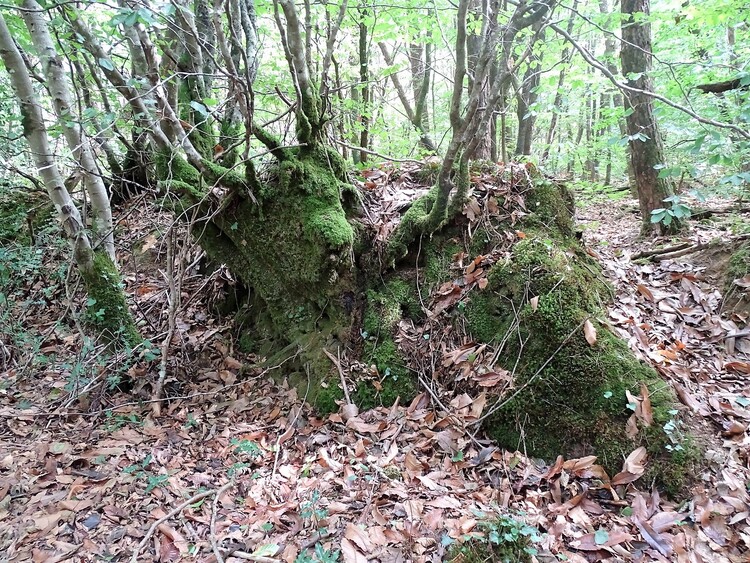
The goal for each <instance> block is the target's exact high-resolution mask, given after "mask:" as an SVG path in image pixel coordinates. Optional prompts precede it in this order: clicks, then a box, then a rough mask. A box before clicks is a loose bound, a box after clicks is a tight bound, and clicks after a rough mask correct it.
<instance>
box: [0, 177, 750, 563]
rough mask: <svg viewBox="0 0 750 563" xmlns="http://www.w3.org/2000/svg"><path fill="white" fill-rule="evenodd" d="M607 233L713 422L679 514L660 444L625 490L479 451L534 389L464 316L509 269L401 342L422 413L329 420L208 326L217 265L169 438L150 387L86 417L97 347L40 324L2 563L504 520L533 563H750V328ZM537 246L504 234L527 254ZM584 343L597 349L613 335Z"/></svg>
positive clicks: (136, 231) (402, 543)
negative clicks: (664, 485)
mask: <svg viewBox="0 0 750 563" xmlns="http://www.w3.org/2000/svg"><path fill="white" fill-rule="evenodd" d="M522 168H523V167H518V169H517V170H511V175H510V177H511V178H512V177H513V174H516V173H519V174H520V173H522V172H523V170H522ZM416 172H417V170H416V169H415V170H409V169H408V168H406V170H405V169H404V168H402V169H401V170H399V171H396V170H394V169H391V168H388V167H383V168H382V169H375V170H374V171H372V172H371V173H368V174H367V175H366V183H365V185H364V186H363V188H364V190H365V192H366V194H367V197H368V198H371V201H369V203H368V205H367V206H366V209H367V211H366V214H367V216H368V217H369V220H370V227H371V228H372V229H373V230H374V232H375V233H377V236H378V237H379V240H381V241H384V240H385V239H386V238H387V236H388V234H389V233H390V232H392V230H393V229H394V228H395V226H396V225H397V222H398V219H399V216H400V211H401V210H403V209H404V207H406V206H408V205H409V204H410V202H411V201H413V199H414V198H415V197H416V196H418V195H420V194H421V193H424V191H426V189H427V186H426V185H424V184H425V183H424V182H420V181H418V179H415V178H416ZM500 190H502V191H503V192H504V195H505V196H507V197H505V198H503V197H499V191H500ZM509 198H512V199H513V200H514V201H515V205H514V207H513V211H510V213H511V214H512V213H522V212H523V196H522V194H519V193H516V192H514V191H513V190H512V182H510V184H508V185H503V184H500V185H498V184H497V182H495V181H494V178H492V177H490V176H489V175H483V176H481V177H479V178H474V191H473V197H472V199H471V200H470V202H469V204H468V205H467V207H466V209H465V211H464V214H465V216H466V218H467V220H468V221H469V222H470V223H475V222H477V221H481V220H482V218H483V216H485V215H486V214H495V215H498V214H502V213H505V212H506V211H505V210H504V208H503V205H502V204H501V203H500V201H503V199H505V200H506V201H507V200H508V199H509ZM134 205H135V204H134ZM139 205H140V207H139V208H138V210H137V213H134V214H132V216H131V218H130V219H129V220H128V221H129V225H128V227H129V230H130V232H131V235H130V236H131V237H132V245H131V247H132V248H138V247H139V248H140V252H141V254H144V253H145V254H148V255H150V256H151V258H153V260H152V261H151V262H150V263H147V264H146V265H145V266H144V267H142V268H140V269H138V270H133V269H128V270H127V272H126V283H127V287H128V291H129V292H130V294H131V296H133V298H134V300H135V301H136V302H137V303H138V309H139V310H140V311H141V314H142V315H143V316H144V317H145V318H146V319H148V322H149V324H150V325H151V326H152V328H153V331H154V332H155V333H158V332H159V329H160V327H163V326H164V324H165V322H166V319H165V318H164V314H165V313H164V310H163V302H164V296H165V292H166V291H167V289H166V284H165V281H164V279H163V276H161V275H160V273H159V271H158V258H159V256H158V255H159V253H160V252H162V250H161V249H160V245H161V244H162V243H163V241H161V240H160V239H159V238H158V237H155V236H154V235H153V233H152V228H153V225H155V224H166V222H168V221H169V218H168V217H167V216H162V215H160V214H158V213H156V212H155V211H153V210H152V209H150V207H148V206H147V205H144V204H143V203H140V204H139ZM132 211H133V210H131V213H132ZM589 211H590V210H589ZM606 216H607V218H608V221H606V222H605V221H602V223H601V225H600V227H599V228H598V229H597V230H596V231H588V232H587V233H586V240H587V242H588V244H589V246H590V247H591V246H594V245H596V243H597V242H600V241H604V240H606V241H608V242H609V245H608V246H606V247H603V246H601V245H600V246H596V254H598V256H599V258H600V260H601V262H602V264H603V266H604V267H605V271H606V272H607V275H608V277H609V278H610V280H611V281H612V283H613V285H614V286H615V288H616V292H617V294H616V300H615V305H614V306H612V307H611V309H610V311H609V316H610V324H611V325H612V327H613V330H615V331H616V332H617V333H619V334H620V335H621V336H623V337H624V338H626V339H627V340H628V342H629V343H630V345H631V348H632V349H633V350H634V351H635V352H636V353H637V354H638V355H639V356H640V357H641V358H642V359H643V360H644V361H646V362H649V363H651V364H652V365H654V366H655V367H656V368H657V369H658V370H659V371H660V373H662V375H664V377H665V379H666V380H667V381H669V382H670V384H671V385H673V386H674V387H675V389H676V390H677V393H678V395H679V396H680V398H681V400H682V402H683V403H685V405H686V408H688V409H690V410H691V411H692V412H693V413H694V415H695V416H696V417H697V418H700V419H704V420H705V421H706V427H705V428H706V435H707V439H708V442H709V444H710V445H711V447H709V449H708V450H707V459H706V464H705V465H706V469H705V472H704V474H702V475H700V476H699V478H698V479H697V480H696V481H697V482H696V484H695V485H694V487H693V488H692V489H691V490H690V491H689V493H687V494H686V496H684V498H681V499H675V500H674V501H670V500H667V499H664V498H662V497H661V496H660V494H659V493H658V491H657V490H655V489H653V488H651V487H650V484H649V483H642V482H641V481H638V478H639V477H640V476H641V475H643V473H644V471H645V469H646V467H647V465H648V463H649V460H648V459H647V457H646V455H645V450H644V449H643V448H639V449H637V450H635V451H633V452H632V453H631V454H630V455H629V456H627V458H626V459H625V460H623V466H622V468H621V471H620V472H619V473H617V474H616V475H614V476H609V475H607V474H606V473H605V471H604V469H603V468H602V467H601V466H599V465H598V464H597V463H596V458H595V457H593V456H588V457H584V458H577V459H563V458H562V457H559V458H558V459H557V460H555V461H554V462H552V463H551V464H545V463H544V462H542V461H540V460H535V459H531V458H529V457H527V456H525V455H523V453H521V452H510V451H502V450H500V449H498V448H496V447H494V446H493V444H492V443H491V442H489V441H486V440H484V439H483V438H482V437H481V435H478V434H477V433H476V428H477V422H478V421H479V420H480V419H481V417H482V416H483V415H486V414H487V412H488V411H489V410H491V408H493V407H492V405H495V404H497V403H496V402H495V401H496V400H500V398H502V397H503V396H504V394H505V393H507V392H508V391H509V390H511V389H512V388H513V375H512V373H509V372H508V371H506V370H502V369H499V368H497V367H496V366H495V365H494V361H493V359H494V355H495V350H494V349H493V348H492V347H491V346H487V345H478V344H476V343H473V342H471V341H470V340H469V339H467V338H466V335H465V334H461V333H460V331H458V330H453V329H452V328H451V326H450V323H447V322H445V318H446V316H447V315H446V314H445V313H446V312H447V311H449V310H450V308H451V307H455V306H457V305H458V304H459V303H460V301H461V299H463V298H465V296H466V295H467V294H468V293H469V292H472V291H481V290H482V289H483V284H486V281H485V282H482V280H483V279H484V280H486V278H485V277H484V273H485V272H486V271H487V270H488V268H489V266H491V265H492V263H494V262H495V261H497V260H499V259H502V257H503V253H504V252H507V249H502V248H500V249H497V250H496V251H495V253H494V254H493V255H490V256H476V257H472V256H460V255H459V256H455V257H454V269H455V272H456V276H455V279H454V281H452V282H450V283H449V284H446V285H444V286H441V287H438V288H435V290H434V291H433V292H432V293H431V294H430V295H425V296H424V298H425V306H426V307H427V309H428V311H429V313H430V314H429V315H428V317H427V320H426V322H425V324H424V325H422V326H415V325H414V324H413V323H407V322H402V323H401V325H400V326H399V333H398V336H397V341H398V343H399V346H400V348H401V350H402V351H403V352H404V353H405V354H407V356H408V357H410V359H411V360H412V361H413V363H414V365H417V366H419V365H421V366H422V368H423V369H422V370H421V373H420V377H421V378H422V381H421V382H422V384H423V386H424V392H422V393H420V394H419V395H418V396H417V397H416V398H414V400H413V401H411V402H410V403H409V404H399V403H398V402H397V403H396V404H394V405H390V406H388V407H381V408H376V409H373V410H370V411H367V412H362V413H357V412H356V411H346V410H345V409H344V410H342V413H341V414H332V415H330V416H328V417H325V418H319V417H317V416H315V414H314V413H313V412H311V411H310V409H309V408H308V407H307V406H306V405H305V404H304V397H300V396H299V395H298V393H297V391H296V390H295V389H294V388H290V387H289V386H288V385H287V384H286V383H285V382H283V381H281V382H279V380H278V378H274V377H273V376H274V375H276V373H275V372H276V371H277V370H278V369H279V366H276V367H271V368H265V369H261V368H254V367H249V366H252V365H254V364H256V363H257V360H258V358H254V357H251V356H246V355H244V354H241V353H239V352H238V351H237V350H236V349H235V348H234V344H233V340H232V337H231V330H230V327H229V325H228V324H227V323H226V322H224V321H223V320H220V319H218V318H214V317H213V316H212V315H211V314H210V313H209V312H208V311H209V310H210V308H209V304H210V301H211V300H212V299H214V298H215V296H216V294H217V291H219V290H220V289H221V288H226V287H227V286H231V284H232V283H233V282H232V278H231V274H229V273H228V272H226V271H223V270H218V271H217V272H215V273H214V274H212V275H211V277H209V278H205V277H203V276H201V275H200V274H199V273H198V271H197V269H196V270H195V271H190V270H188V272H187V279H186V281H185V285H184V286H183V291H184V292H185V293H186V295H190V296H191V297H190V298H189V299H184V300H183V307H182V308H181V310H180V312H179V318H178V323H177V326H178V327H179V338H178V339H177V340H176V341H175V342H173V346H174V354H173V355H172V356H171V359H170V362H171V363H170V366H169V371H170V373H171V374H174V375H173V376H172V377H171V379H170V380H168V382H167V383H168V400H167V401H166V403H165V405H166V408H165V410H164V411H162V416H161V417H159V418H158V419H154V418H153V415H152V411H151V409H150V408H149V405H148V396H149V394H148V392H147V391H146V390H145V389H144V388H142V387H139V385H136V387H135V388H134V389H131V390H122V391H116V392H110V393H109V394H99V395H95V396H94V397H90V398H88V399H87V402H86V401H83V400H79V401H78V402H76V403H73V402H70V401H66V400H65V398H66V397H67V396H69V395H71V394H72V392H71V390H69V389H64V386H65V380H66V377H67V378H69V376H70V373H69V370H70V368H69V367H68V368H66V367H65V364H66V361H67V362H68V363H70V361H71V358H75V356H76V350H77V349H78V348H80V345H81V343H80V340H79V339H78V338H75V337H70V336H68V335H67V333H66V334H64V333H65V331H61V330H58V329H55V328H54V327H55V320H54V319H55V317H54V314H59V315H62V310H60V309H57V310H56V309H54V307H53V308H51V309H48V310H46V311H45V312H44V313H42V312H41V311H36V314H35V315H30V316H29V318H30V320H29V322H30V323H31V325H33V328H35V329H38V330H39V331H40V333H43V334H46V335H47V338H46V340H45V343H44V344H43V346H42V348H41V349H42V350H45V351H46V352H45V353H47V354H53V353H54V354H55V356H56V357H55V361H54V362H51V363H50V364H49V365H46V366H42V367H41V368H40V369H39V370H38V371H37V372H35V375H34V377H33V378H30V377H29V376H28V373H27V371H25V370H24V369H23V365H21V364H20V363H16V365H15V366H12V367H11V369H9V370H7V371H6V372H4V373H3V374H2V378H3V386H2V387H1V388H0V554H2V555H0V559H2V560H3V561H9V562H16V561H34V562H39V563H41V562H53V561H98V560H110V561H130V560H136V561H181V560H196V561H204V562H212V561H221V560H223V561H227V562H229V561H243V560H254V561H295V560H297V558H298V557H301V554H302V555H304V554H307V556H308V557H317V558H318V559H319V560H322V559H323V558H325V557H326V556H330V554H332V553H334V552H338V555H339V556H340V559H341V560H343V561H345V562H347V563H348V562H360V561H362V562H364V561H384V562H385V561H388V562H395V561H441V560H443V559H444V558H445V557H446V555H447V552H448V549H449V546H450V545H451V544H453V543H458V544H460V543H461V542H464V541H466V540H467V539H468V538H472V537H474V538H477V537H485V538H486V537H487V534H488V532H487V530H486V529H485V528H483V527H482V525H481V523H482V522H483V521H486V520H487V519H490V518H492V517H493V516H497V515H501V514H502V515H512V516H513V517H514V518H516V519H518V520H519V521H522V522H523V523H524V524H525V525H528V526H531V527H533V528H535V529H536V530H538V531H539V533H540V540H539V542H538V543H535V544H534V548H535V549H536V554H535V555H533V556H532V561H559V560H563V559H564V560H567V561H572V562H574V563H582V562H588V561H612V562H614V561H678V562H691V563H692V562H695V563H701V562H713V561H717V562H719V561H721V562H723V561H729V562H740V561H747V560H748V546H749V545H750V526H749V525H748V517H750V504H749V503H748V494H747V483H748V470H747V467H748V448H747V439H748V437H747V425H748V422H750V410H748V408H747V407H748V406H750V392H748V391H747V385H745V384H744V376H746V374H747V373H748V371H750V367H748V366H749V365H750V364H749V363H748V358H747V353H748V352H750V345H748V344H749V343H748V342H747V339H746V338H745V337H735V338H734V339H733V343H732V345H731V346H728V345H727V342H728V340H729V339H731V338H732V337H731V335H732V334H738V333H741V328H742V327H743V326H744V319H739V318H736V317H732V316H727V315H722V314H721V310H720V306H721V295H720V293H719V290H718V289H717V288H716V287H713V286H712V285H711V284H709V283H707V281H706V280H705V279H704V278H702V276H701V271H698V270H697V269H696V268H695V267H693V266H691V265H690V262H689V261H687V260H686V261H680V260H675V261H669V262H665V263H658V264H640V263H633V262H632V261H630V260H629V255H630V254H632V253H634V252H635V250H636V248H637V243H636V242H635V240H636V239H635V237H634V235H635V233H636V232H637V229H638V223H637V220H636V219H635V218H634V217H632V216H629V215H627V214H623V215H621V216H620V218H619V219H618V217H617V216H616V214H612V213H610V212H609V211H608V212H607V214H606ZM511 219H512V218H511ZM618 221H619V222H618ZM524 236H525V235H524V234H523V233H522V232H520V231H514V232H509V233H507V237H506V238H507V240H508V245H511V244H512V243H513V242H514V241H515V240H519V239H521V238H523V237H524ZM691 236H694V237H701V236H703V237H705V236H708V234H707V233H702V232H698V231H694V232H693V233H691ZM195 252H196V253H197V254H196V255H195V256H192V257H191V258H196V260H195V262H196V263H197V261H198V257H199V253H200V250H199V249H196V250H195ZM217 288H218V289H217ZM29 291H30V292H33V291H35V289H34V287H33V285H31V284H30V285H29ZM534 299H535V298H534V297H532V299H531V303H532V306H533V303H534ZM185 302H187V303H185ZM34 323H36V324H34ZM50 327H52V329H50ZM583 330H584V334H585V337H586V339H587V341H588V342H589V344H590V345H591V346H595V345H596V332H595V330H593V325H591V323H589V325H586V326H584V327H583ZM425 337H427V338H425ZM19 357H20V356H19ZM341 369H342V371H343V372H344V373H345V375H346V376H351V375H352V374H356V375H359V374H360V372H361V371H366V370H367V369H369V368H368V366H363V365H360V364H357V363H356V362H353V361H349V360H348V359H347V358H346V357H343V358H341ZM66 370H67V371H66ZM129 370H130V374H131V375H133V376H136V377H137V378H138V379H137V381H145V380H148V379H149V378H154V377H155V373H154V367H153V365H152V364H149V363H148V362H145V361H143V362H138V363H135V364H134V365H132V366H130V368H129ZM448 373H450V374H451V378H448V377H447V376H446V374H448ZM427 374H431V375H430V376H427ZM433 374H434V375H433ZM469 380H470V381H471V383H472V385H463V384H462V381H469ZM448 381H453V383H451V384H448V383H447V382H448ZM472 389H473V391H470V390H472ZM628 400H629V402H630V403H631V404H632V406H633V415H632V422H631V424H632V425H633V426H634V427H637V425H638V424H649V423H653V419H652V413H651V407H650V401H649V396H648V390H647V389H642V390H641V393H640V394H639V395H638V396H632V395H631V396H630V397H629V398H628ZM649 421H650V422H649ZM300 560H301V559H300ZM307 560H309V559H307Z"/></svg>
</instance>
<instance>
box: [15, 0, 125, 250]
mask: <svg viewBox="0 0 750 563" xmlns="http://www.w3.org/2000/svg"><path fill="white" fill-rule="evenodd" d="M23 5H24V8H25V10H24V11H23V13H22V15H23V19H24V21H25V22H26V27H27V28H28V29H29V33H30V34H31V40H32V43H33V44H34V47H35V48H36V51H37V54H38V55H39V57H40V59H41V61H42V68H43V69H44V74H45V77H46V78H47V83H48V86H49V90H50V95H51V97H52V105H53V108H54V111H55V114H56V115H57V119H58V121H59V122H60V124H61V125H62V130H63V135H64V136H65V140H66V142H67V144H68V148H69V149H70V151H71V152H72V153H73V156H74V158H75V159H76V161H77V162H78V164H79V165H80V167H81V172H82V174H83V183H84V186H85V187H86V192H87V193H88V196H89V200H90V201H91V208H92V210H93V212H94V225H93V228H94V237H95V239H94V244H95V246H96V245H98V244H99V243H101V244H102V246H103V250H104V252H106V253H107V255H108V256H109V258H110V260H112V262H113V263H116V257H115V243H114V234H113V233H114V227H113V225H112V210H111V208H110V204H109V196H108V195H107V189H106V188H105V186H104V181H103V180H102V175H101V174H100V173H99V170H98V168H97V165H96V160H95V158H94V153H93V151H92V148H91V144H90V142H89V139H88V137H87V136H86V135H85V133H84V131H83V129H82V128H81V125H80V121H79V119H78V116H77V115H76V113H75V110H74V108H73V96H72V94H71V88H70V84H69V82H68V77H67V75H66V72H65V69H64V68H63V65H62V61H61V59H60V57H59V56H58V55H57V51H56V50H55V46H54V44H53V42H52V37H51V36H50V33H49V29H48V28H47V22H46V21H45V19H44V15H43V14H44V11H43V10H42V7H41V6H40V5H39V4H38V3H37V2H36V0H24V4H23Z"/></svg>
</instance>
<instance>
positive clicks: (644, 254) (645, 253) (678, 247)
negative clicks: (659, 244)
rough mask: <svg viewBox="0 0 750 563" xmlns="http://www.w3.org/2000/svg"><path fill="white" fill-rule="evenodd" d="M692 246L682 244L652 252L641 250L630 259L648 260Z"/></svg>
mask: <svg viewBox="0 0 750 563" xmlns="http://www.w3.org/2000/svg"><path fill="white" fill-rule="evenodd" d="M690 246H692V245H691V244H690V243H689V242H683V243H680V244H676V245H674V246H667V247H665V248H656V249H654V250H642V251H640V252H636V253H635V254H633V255H632V256H631V257H630V259H631V260H638V259H640V258H650V257H651V256H658V255H659V254H666V253H668V252H675V251H677V250H683V249H685V248H688V247H690Z"/></svg>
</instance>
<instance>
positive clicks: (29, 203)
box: [0, 179, 55, 244]
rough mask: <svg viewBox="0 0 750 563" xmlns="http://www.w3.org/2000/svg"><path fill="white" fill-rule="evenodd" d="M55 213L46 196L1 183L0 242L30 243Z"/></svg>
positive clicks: (38, 192)
mask: <svg viewBox="0 0 750 563" xmlns="http://www.w3.org/2000/svg"><path fill="white" fill-rule="evenodd" d="M54 213H55V208H54V205H52V202H51V201H50V199H49V196H47V194H46V193H44V192H41V191H32V190H31V189H30V188H28V187H26V186H12V185H7V184H5V182H4V181H3V180H2V179H0V242H3V243H6V242H17V243H19V244H30V243H33V242H34V240H33V238H34V237H35V236H36V235H37V234H38V233H39V231H40V230H41V229H42V228H44V227H45V224H48V223H51V221H52V219H53V218H54Z"/></svg>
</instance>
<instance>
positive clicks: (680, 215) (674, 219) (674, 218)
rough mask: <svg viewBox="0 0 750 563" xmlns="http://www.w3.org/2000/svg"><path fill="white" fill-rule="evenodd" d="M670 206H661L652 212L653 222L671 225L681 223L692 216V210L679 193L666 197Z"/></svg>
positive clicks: (666, 201) (665, 200)
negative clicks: (683, 201)
mask: <svg viewBox="0 0 750 563" xmlns="http://www.w3.org/2000/svg"><path fill="white" fill-rule="evenodd" d="M664 202H665V203H668V204H670V205H669V207H660V208H658V209H654V210H653V211H652V212H651V222H652V223H662V224H663V225H664V226H667V227H668V226H670V225H671V224H672V223H680V222H682V221H685V220H686V219H689V218H690V215H691V214H692V212H691V211H690V208H689V207H688V206H687V205H685V204H684V203H682V198H681V197H680V196H678V195H673V196H669V197H667V198H665V199H664Z"/></svg>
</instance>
